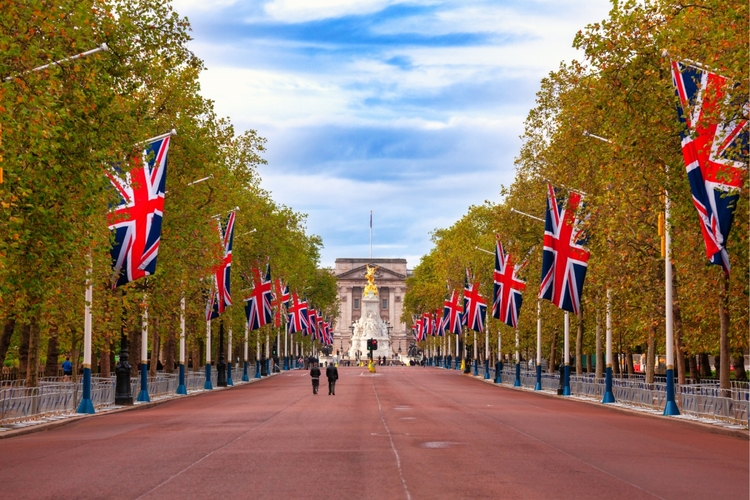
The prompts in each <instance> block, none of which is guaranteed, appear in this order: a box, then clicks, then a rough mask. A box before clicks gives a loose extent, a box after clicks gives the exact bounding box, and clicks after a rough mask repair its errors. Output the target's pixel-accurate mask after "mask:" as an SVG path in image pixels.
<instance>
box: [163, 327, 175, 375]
mask: <svg viewBox="0 0 750 500" xmlns="http://www.w3.org/2000/svg"><path fill="white" fill-rule="evenodd" d="M164 340H165V346H164V371H166V372H167V373H174V362H175V338H174V335H172V334H171V333H167V338H166V339H164Z"/></svg>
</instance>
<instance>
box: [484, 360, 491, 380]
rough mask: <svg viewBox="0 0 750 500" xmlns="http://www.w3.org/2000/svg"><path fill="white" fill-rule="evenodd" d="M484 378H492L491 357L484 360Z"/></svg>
mask: <svg viewBox="0 0 750 500" xmlns="http://www.w3.org/2000/svg"><path fill="white" fill-rule="evenodd" d="M484 379H485V380H489V379H490V360H489V359H485V360H484Z"/></svg>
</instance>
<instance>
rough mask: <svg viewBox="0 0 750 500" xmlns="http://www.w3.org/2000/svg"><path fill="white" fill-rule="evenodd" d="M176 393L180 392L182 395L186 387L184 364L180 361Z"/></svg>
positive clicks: (185, 391) (185, 392)
mask: <svg viewBox="0 0 750 500" xmlns="http://www.w3.org/2000/svg"><path fill="white" fill-rule="evenodd" d="M176 394H182V395H183V396H184V395H185V394H187V389H186V388H185V364H184V363H180V383H179V384H178V385H177V391H176Z"/></svg>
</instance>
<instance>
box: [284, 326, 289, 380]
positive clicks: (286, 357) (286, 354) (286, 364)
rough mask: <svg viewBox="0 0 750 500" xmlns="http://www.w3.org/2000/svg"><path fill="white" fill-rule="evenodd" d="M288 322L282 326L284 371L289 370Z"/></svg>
mask: <svg viewBox="0 0 750 500" xmlns="http://www.w3.org/2000/svg"><path fill="white" fill-rule="evenodd" d="M288 347H289V322H286V323H285V324H284V371H288V370H289V349H288Z"/></svg>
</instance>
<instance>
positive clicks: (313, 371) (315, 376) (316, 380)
mask: <svg viewBox="0 0 750 500" xmlns="http://www.w3.org/2000/svg"><path fill="white" fill-rule="evenodd" d="M310 376H311V377H312V385H313V394H317V393H318V387H320V368H318V365H317V363H313V364H312V367H311V368H310Z"/></svg>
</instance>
